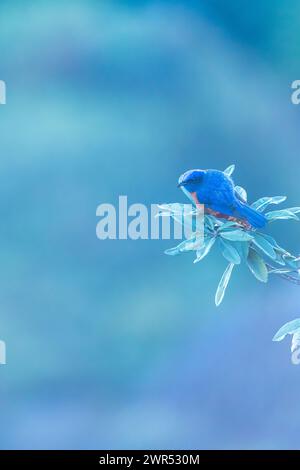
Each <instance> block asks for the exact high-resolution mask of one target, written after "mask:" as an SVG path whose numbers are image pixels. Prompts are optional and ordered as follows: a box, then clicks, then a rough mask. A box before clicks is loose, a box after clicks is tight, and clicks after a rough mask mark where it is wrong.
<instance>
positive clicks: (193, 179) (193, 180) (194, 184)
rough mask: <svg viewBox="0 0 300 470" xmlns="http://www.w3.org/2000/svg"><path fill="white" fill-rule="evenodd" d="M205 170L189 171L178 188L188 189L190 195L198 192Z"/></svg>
mask: <svg viewBox="0 0 300 470" xmlns="http://www.w3.org/2000/svg"><path fill="white" fill-rule="evenodd" d="M204 175H205V170H189V171H186V172H185V173H183V175H181V176H180V178H179V180H178V185H177V187H178V188H182V189H186V190H187V191H188V192H189V193H193V192H195V191H197V189H198V188H199V186H200V185H201V183H202V181H203V177H204Z"/></svg>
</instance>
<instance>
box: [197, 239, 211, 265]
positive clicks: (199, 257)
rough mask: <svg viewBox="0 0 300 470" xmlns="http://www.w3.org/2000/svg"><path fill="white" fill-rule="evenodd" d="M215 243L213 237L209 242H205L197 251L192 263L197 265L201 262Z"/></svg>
mask: <svg viewBox="0 0 300 470" xmlns="http://www.w3.org/2000/svg"><path fill="white" fill-rule="evenodd" d="M215 241H216V238H215V237H212V238H210V239H209V240H207V241H205V243H204V245H203V246H202V247H201V248H199V249H198V250H197V257H196V259H195V260H194V263H199V261H201V260H202V259H203V258H204V257H205V256H206V255H208V253H209V252H210V250H211V249H212V247H213V245H214V243H215Z"/></svg>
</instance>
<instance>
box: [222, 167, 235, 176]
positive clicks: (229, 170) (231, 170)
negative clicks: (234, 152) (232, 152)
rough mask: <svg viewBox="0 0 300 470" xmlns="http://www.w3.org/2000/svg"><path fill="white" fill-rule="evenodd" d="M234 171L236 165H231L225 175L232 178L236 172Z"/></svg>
mask: <svg viewBox="0 0 300 470" xmlns="http://www.w3.org/2000/svg"><path fill="white" fill-rule="evenodd" d="M234 170H235V165H230V166H229V167H228V168H226V170H224V172H223V173H224V174H225V175H226V176H231V175H232V173H233V172H234Z"/></svg>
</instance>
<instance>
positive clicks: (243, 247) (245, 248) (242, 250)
mask: <svg viewBox="0 0 300 470" xmlns="http://www.w3.org/2000/svg"><path fill="white" fill-rule="evenodd" d="M249 245H250V244H249V243H245V242H234V246H235V247H236V249H237V251H238V252H239V255H240V257H241V259H243V260H244V261H247V258H248V254H249Z"/></svg>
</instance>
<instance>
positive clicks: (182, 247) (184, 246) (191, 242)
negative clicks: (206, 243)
mask: <svg viewBox="0 0 300 470" xmlns="http://www.w3.org/2000/svg"><path fill="white" fill-rule="evenodd" d="M201 245H203V238H202V237H199V236H197V235H193V236H192V237H191V238H189V239H187V240H184V241H183V242H181V243H179V245H177V246H175V247H174V248H169V249H168V250H165V254H166V255H170V256H176V255H180V254H181V253H184V252H186V251H193V250H197V249H198V248H199V246H201Z"/></svg>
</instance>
